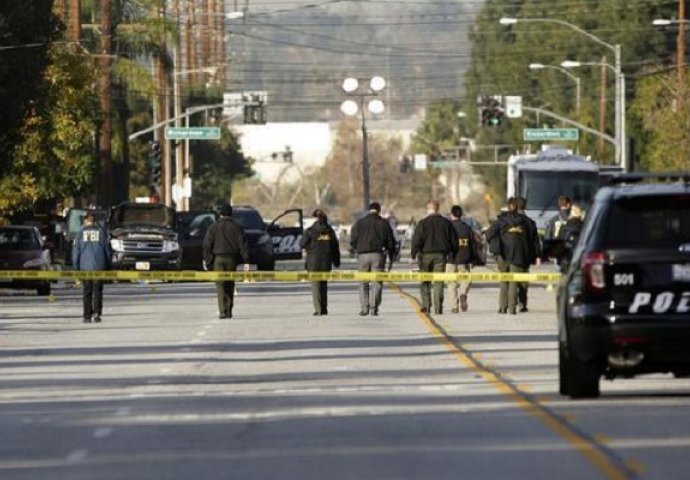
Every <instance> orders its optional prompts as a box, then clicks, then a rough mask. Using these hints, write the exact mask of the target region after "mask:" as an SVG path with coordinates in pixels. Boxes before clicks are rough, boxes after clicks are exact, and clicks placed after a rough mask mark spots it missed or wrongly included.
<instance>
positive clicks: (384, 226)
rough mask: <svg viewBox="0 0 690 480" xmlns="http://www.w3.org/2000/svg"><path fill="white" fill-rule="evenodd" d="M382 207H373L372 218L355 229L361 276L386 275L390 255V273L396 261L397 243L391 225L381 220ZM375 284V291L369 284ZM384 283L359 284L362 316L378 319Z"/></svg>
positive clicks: (353, 238) (352, 235) (352, 243)
mask: <svg viewBox="0 0 690 480" xmlns="http://www.w3.org/2000/svg"><path fill="white" fill-rule="evenodd" d="M380 214H381V205H380V204H379V203H377V202H373V203H371V204H370V205H369V214H368V215H366V216H364V217H362V218H360V219H359V220H357V222H355V224H354V225H353V226H352V232H351V233H350V246H351V247H352V249H353V250H354V251H355V252H357V270H359V271H360V272H382V271H383V269H384V267H385V266H386V254H387V256H388V258H389V260H390V263H389V264H388V266H389V268H388V270H390V269H391V268H392V266H393V259H394V258H395V256H396V254H397V252H396V242H395V236H394V235H393V229H392V228H391V225H390V223H388V221H386V220H385V219H383V218H381V215H380ZM370 283H371V286H372V288H371V290H370V289H369V284H370ZM382 290H383V282H368V281H366V282H362V283H360V284H359V305H360V311H359V314H360V315H361V316H364V315H368V314H369V313H370V312H371V314H372V315H374V316H376V315H378V314H379V307H380V305H381V291H382Z"/></svg>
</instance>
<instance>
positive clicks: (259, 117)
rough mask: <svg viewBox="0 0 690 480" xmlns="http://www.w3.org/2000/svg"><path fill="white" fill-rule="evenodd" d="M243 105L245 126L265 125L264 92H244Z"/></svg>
mask: <svg viewBox="0 0 690 480" xmlns="http://www.w3.org/2000/svg"><path fill="white" fill-rule="evenodd" d="M242 101H243V103H244V107H243V111H244V123H245V124H265V123H266V94H265V92H245V93H244V94H243V96H242Z"/></svg>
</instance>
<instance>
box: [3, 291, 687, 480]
mask: <svg viewBox="0 0 690 480" xmlns="http://www.w3.org/2000/svg"><path fill="white" fill-rule="evenodd" d="M401 287H402V289H403V290H399V289H398V287H396V286H389V287H388V288H387V289H386V291H385V293H384V303H383V306H382V312H381V313H382V314H381V316H379V317H359V316H358V315H357V312H358V310H359V307H358V305H357V295H356V286H355V285H354V284H331V295H330V306H329V310H330V312H331V313H330V314H329V315H328V316H327V317H313V316H312V315H311V313H312V308H311V299H310V296H309V285H308V284H305V283H301V284H295V283H291V284H278V283H276V284H241V285H240V286H239V291H238V296H237V299H236V308H235V318H233V319H232V320H219V319H218V318H217V311H216V303H215V295H214V290H213V287H212V286H211V285H209V284H182V285H173V284H159V285H139V284H115V285H107V286H106V307H105V312H104V322H103V323H102V324H90V325H89V324H82V323H81V321H80V318H81V303H80V302H81V296H80V291H79V290H75V289H74V288H72V287H70V286H67V285H59V286H58V287H57V288H56V289H55V294H56V295H55V298H54V299H51V300H46V299H42V298H38V297H35V296H33V295H30V294H12V295H8V294H7V293H4V294H2V293H0V374H1V376H0V479H3V480H10V479H50V480H61V479H65V480H67V479H69V480H76V479H90V480H93V479H99V480H100V479H127V480H131V479H166V480H167V479H171V480H177V479H179V480H182V479H185V480H187V479H199V480H202V479H220V478H223V479H377V480H380V479H458V478H462V479H484V478H485V479H496V478H500V479H505V478H530V479H553V478H559V479H560V480H565V479H577V480H582V479H592V478H594V479H596V478H656V479H671V478H687V477H688V475H689V474H688V471H689V470H690V455H688V453H689V452H690V420H689V419H690V380H675V379H672V378H671V377H670V376H663V375H655V376H649V377H645V378H642V379H635V380H619V381H616V382H613V383H612V382H604V384H603V387H602V392H603V395H602V397H601V398H600V399H597V400H591V401H589V400H587V401H570V400H567V399H564V398H562V397H559V396H558V395H557V383H556V382H557V378H556V374H557V369H556V357H557V352H556V341H555V338H556V337H555V319H554V294H553V292H549V291H546V290H545V289H544V288H537V287H535V288H533V289H532V290H531V292H530V312H529V313H527V314H521V315H518V316H507V315H499V314H497V313H496V297H497V289H496V288H495V287H494V286H483V287H482V288H476V289H475V290H474V291H473V292H472V293H471V296H470V311H469V312H467V313H465V314H460V315H457V314H450V313H448V314H444V315H442V316H435V317H434V318H428V317H425V316H424V315H422V314H420V313H419V312H418V306H417V305H416V303H415V300H414V298H413V296H417V295H418V288H417V285H414V284H405V285H401ZM410 294H412V295H413V296H410Z"/></svg>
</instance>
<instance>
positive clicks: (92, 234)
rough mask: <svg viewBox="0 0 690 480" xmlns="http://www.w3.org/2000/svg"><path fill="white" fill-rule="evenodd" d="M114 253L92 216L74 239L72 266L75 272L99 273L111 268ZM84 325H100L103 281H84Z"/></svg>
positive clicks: (86, 217) (88, 216)
mask: <svg viewBox="0 0 690 480" xmlns="http://www.w3.org/2000/svg"><path fill="white" fill-rule="evenodd" d="M111 255H112V251H111V249H110V242H109V241H108V236H107V235H106V233H105V231H104V230H103V229H102V228H101V227H99V226H98V225H97V224H96V218H95V217H94V216H93V215H92V214H87V215H86V216H85V217H84V226H83V227H82V229H81V230H80V231H79V233H78V234H77V236H76V237H75V239H74V245H73V246H72V264H73V266H74V269H75V270H80V271H98V270H108V269H109V268H110V262H111V259H112V258H111ZM82 284H83V288H84V312H83V321H84V323H91V322H94V323H99V322H100V321H101V315H102V314H103V280H84V281H83V282H82Z"/></svg>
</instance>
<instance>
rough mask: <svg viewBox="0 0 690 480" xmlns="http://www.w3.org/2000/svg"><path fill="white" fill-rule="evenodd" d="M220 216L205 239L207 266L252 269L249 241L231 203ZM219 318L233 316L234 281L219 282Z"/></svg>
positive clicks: (222, 268)
mask: <svg viewBox="0 0 690 480" xmlns="http://www.w3.org/2000/svg"><path fill="white" fill-rule="evenodd" d="M219 213H220V219H219V220H218V221H217V222H215V223H214V224H213V225H211V226H210V227H209V229H208V230H207V231H206V236H205V237H204V241H203V255H204V262H205V263H206V266H207V268H212V269H213V270H214V271H217V272H235V271H237V265H238V264H239V263H240V262H241V263H243V264H244V271H249V244H248V243H247V237H246V236H245V234H244V229H243V228H242V226H241V225H240V224H239V223H237V222H236V221H235V220H233V218H232V207H231V206H230V205H228V204H224V205H221V207H220V211H219ZM216 294H217V296H218V312H219V318H223V319H225V318H232V308H233V305H234V298H235V282H234V281H219V282H216Z"/></svg>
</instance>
